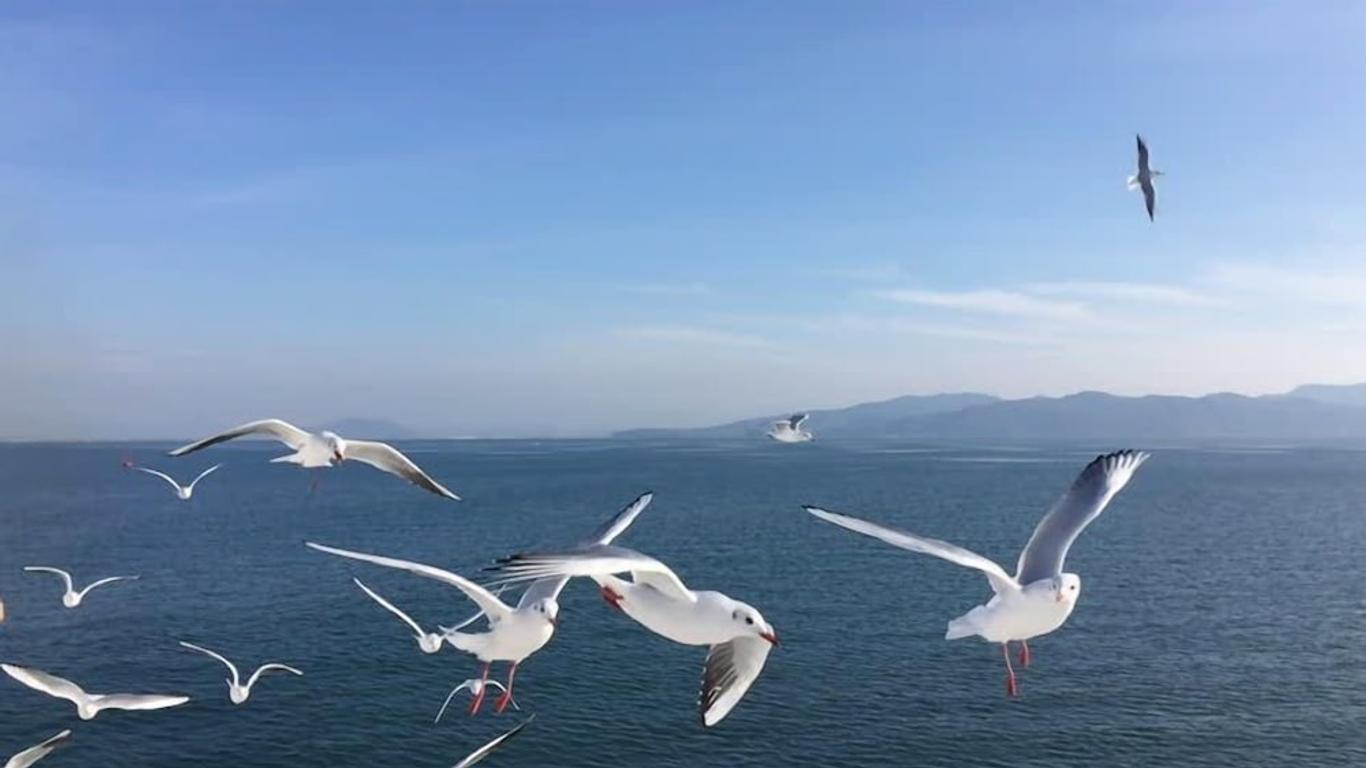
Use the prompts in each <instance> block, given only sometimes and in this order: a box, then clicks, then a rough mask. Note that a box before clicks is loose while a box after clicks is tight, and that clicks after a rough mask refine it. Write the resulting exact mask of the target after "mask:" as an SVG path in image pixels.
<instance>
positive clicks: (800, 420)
mask: <svg viewBox="0 0 1366 768" xmlns="http://www.w3.org/2000/svg"><path fill="white" fill-rule="evenodd" d="M806 417H807V414H805V413H794V414H792V418H790V419H788V420H787V423H788V425H789V426H791V427H792V431H794V432H795V431H797V430H799V429H801V428H802V424H804V423H805V422H806Z"/></svg>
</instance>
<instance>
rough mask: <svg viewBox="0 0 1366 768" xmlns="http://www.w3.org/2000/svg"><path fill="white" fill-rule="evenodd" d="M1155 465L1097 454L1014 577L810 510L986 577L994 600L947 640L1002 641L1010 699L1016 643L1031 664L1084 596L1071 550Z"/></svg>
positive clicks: (965, 556) (902, 535) (932, 543)
mask: <svg viewBox="0 0 1366 768" xmlns="http://www.w3.org/2000/svg"><path fill="white" fill-rule="evenodd" d="M1147 460H1148V454H1147V453H1144V452H1142V451H1116V452H1114V453H1107V454H1104V455H1101V456H1097V457H1096V458H1095V459H1094V460H1093V461H1092V462H1091V463H1090V464H1087V465H1086V468H1085V469H1083V470H1082V471H1081V474H1080V475H1078V476H1077V479H1076V480H1075V481H1074V482H1073V483H1072V487H1071V488H1069V489H1068V491H1067V492H1066V493H1064V494H1063V496H1062V498H1060V499H1058V501H1057V502H1056V503H1054V504H1053V507H1052V508H1051V509H1050V510H1048V513H1047V514H1045V515H1044V516H1043V519H1042V520H1040V521H1039V524H1038V526H1037V527H1036V528H1035V529H1034V534H1033V535H1032V536H1030V537H1029V543H1028V544H1026V545H1025V548H1024V551H1022V552H1021V553H1020V558H1019V561H1018V562H1017V563H1016V566H1015V575H1014V576H1011V575H1010V574H1008V573H1006V571H1005V569H1004V568H1002V567H1001V566H999V565H997V564H996V563H995V562H993V561H991V560H988V559H987V558H985V557H982V556H981V555H979V554H977V553H975V552H970V551H968V550H966V549H963V548H962V547H958V546H955V545H953V544H950V543H948V542H946V541H939V540H938V539H930V538H925V537H923V536H917V535H915V534H911V533H906V532H904V531H899V530H896V529H894V528H888V527H886V526H882V525H878V524H877V523H870V522H868V521H867V520H860V519H858V518H856V517H850V516H848V515H841V514H838V513H836V512H829V511H826V510H824V509H821V508H819V507H805V509H806V511H807V512H810V513H811V514H813V515H815V516H816V517H818V518H820V519H821V520H824V521H826V522H827V523H833V524H834V525H838V526H840V527H842V528H847V529H849V530H851V531H854V532H855V533H861V534H863V535H865V536H872V537H873V538H875V539H881V540H882V541H885V542H887V543H888V544H891V545H892V546H896V547H901V548H902V549H908V550H910V551H912V552H919V553H921V554H925V555H934V556H935V557H939V558H943V559H945V560H948V561H949V562H952V563H957V564H958V565H962V566H966V567H968V568H975V569H977V570H979V571H981V572H982V573H984V574H985V575H986V577H987V582H988V583H989V584H990V585H991V591H992V592H993V593H994V596H993V597H992V598H991V600H990V601H988V602H987V603H986V604H985V605H979V606H977V607H976V608H973V609H972V610H971V611H968V612H967V613H966V614H964V615H962V616H959V617H958V618H956V619H954V620H952V621H950V622H949V626H948V632H947V633H945V635H944V638H945V639H946V640H957V639H958V638H962V637H971V636H973V635H977V636H979V637H981V638H982V639H984V640H986V641H987V642H991V643H1000V644H1001V655H1002V656H1003V657H1004V658H1005V664H1006V694H1007V695H1008V696H1015V695H1017V694H1018V693H1019V688H1018V686H1017V684H1016V682H1015V670H1014V668H1013V667H1012V666H1011V663H1010V642H1011V641H1012V640H1013V641H1016V642H1019V643H1020V646H1021V648H1020V664H1022V665H1023V666H1026V667H1027V666H1029V640H1030V639H1032V638H1035V637H1039V636H1040V635H1046V634H1048V633H1050V632H1052V631H1054V630H1056V629H1058V628H1059V627H1061V626H1062V625H1063V623H1064V622H1066V621H1067V617H1068V616H1071V615H1072V609H1074V608H1076V606H1077V598H1078V597H1080V596H1081V577H1080V576H1078V575H1077V574H1075V573H1064V572H1063V570H1062V568H1063V561H1064V560H1065V559H1066V558H1067V551H1068V550H1069V549H1070V548H1071V547H1072V542H1074V541H1076V539H1077V537H1078V536H1079V535H1081V532H1082V531H1083V530H1084V529H1085V528H1086V526H1087V525H1089V524H1090V523H1091V521H1092V520H1095V519H1096V518H1097V517H1099V516H1100V513H1101V512H1102V511H1104V509H1105V507H1106V505H1108V504H1109V503H1110V500H1111V499H1113V498H1114V497H1115V494H1117V493H1119V492H1120V490H1121V489H1122V488H1124V486H1125V485H1127V484H1128V482H1129V479H1130V478H1132V477H1133V475H1134V472H1135V471H1136V470H1137V469H1138V468H1139V467H1140V466H1142V465H1143V462H1145V461H1147Z"/></svg>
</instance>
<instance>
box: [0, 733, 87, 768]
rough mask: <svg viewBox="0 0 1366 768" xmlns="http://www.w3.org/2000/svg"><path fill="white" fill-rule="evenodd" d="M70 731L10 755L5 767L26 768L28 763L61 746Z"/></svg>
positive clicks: (34, 761) (45, 755)
mask: <svg viewBox="0 0 1366 768" xmlns="http://www.w3.org/2000/svg"><path fill="white" fill-rule="evenodd" d="M70 735H71V731H62V732H61V733H59V734H57V735H56V736H53V737H52V738H50V739H48V740H47V741H44V742H43V743H42V744H39V745H37V746H33V747H29V748H28V749H26V750H24V751H23V752H20V753H19V754H17V755H15V756H14V757H11V758H10V759H9V760H8V761H7V762H6V763H5V768H28V767H29V766H30V765H33V764H34V763H36V762H38V761H39V760H42V759H43V758H45V757H47V756H48V753H50V752H51V751H52V750H54V749H56V748H57V747H60V746H62V744H63V743H64V742H65V741H66V739H67V737H68V736H70Z"/></svg>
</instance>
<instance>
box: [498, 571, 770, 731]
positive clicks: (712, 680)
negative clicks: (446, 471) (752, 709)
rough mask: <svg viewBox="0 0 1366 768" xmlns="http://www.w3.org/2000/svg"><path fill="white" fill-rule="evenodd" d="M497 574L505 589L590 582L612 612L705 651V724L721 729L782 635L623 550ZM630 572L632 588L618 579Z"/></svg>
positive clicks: (755, 614)
mask: <svg viewBox="0 0 1366 768" xmlns="http://www.w3.org/2000/svg"><path fill="white" fill-rule="evenodd" d="M493 570H495V571H497V572H499V573H503V574H505V579H504V581H505V582H509V583H511V582H517V581H522V580H525V579H545V578H552V577H559V578H565V577H569V576H587V577H589V578H591V579H593V581H595V582H597V583H598V586H599V587H601V588H602V596H603V598H604V599H605V600H607V602H608V603H610V604H611V605H612V606H613V607H615V608H616V609H618V610H620V611H621V612H623V613H625V614H626V615H627V616H630V617H631V618H633V619H635V620H636V621H637V622H639V623H640V624H642V625H643V626H644V627H645V628H646V629H648V630H650V631H651V632H654V633H655V634H657V635H662V636H663V637H666V638H668V639H670V640H672V641H674V642H676V643H682V644H683V645H705V646H708V647H709V648H710V650H709V651H708V653H707V662H706V666H705V667H704V669H703V673H702V687H701V690H700V692H699V695H698V710H699V713H700V714H701V717H702V724H703V725H706V726H712V725H716V724H717V723H719V722H721V720H723V719H724V718H725V717H726V715H728V714H730V711H731V710H732V709H734V708H735V705H736V704H738V703H740V699H741V698H742V697H744V695H745V692H746V691H748V690H749V687H750V686H751V685H752V684H753V683H754V681H755V680H756V679H758V677H759V673H760V672H762V671H763V668H764V662H765V661H766V660H767V659H768V653H769V651H770V650H772V648H773V647H774V646H776V645H777V644H778V634H777V632H775V631H774V629H773V627H772V626H770V625H769V623H768V622H766V621H764V617H763V615H762V614H760V613H759V611H758V610H756V609H755V608H753V607H752V606H749V605H746V604H745V603H742V602H740V601H739V600H734V599H732V598H730V597H728V596H726V595H724V594H722V593H720V592H694V591H693V590H691V589H688V588H687V587H686V586H684V584H683V582H682V581H681V580H680V579H679V578H678V576H677V575H676V574H675V573H674V572H673V571H672V570H670V568H669V567H668V566H667V565H665V564H663V563H661V562H659V561H658V560H656V559H654V558H653V557H650V556H648V555H643V554H641V553H639V552H636V551H635V550H631V549H626V548H624V547H613V546H608V545H605V544H596V545H590V546H586V547H581V548H579V549H577V550H574V551H570V552H562V553H540V554H523V555H514V556H512V557H508V558H504V559H502V560H501V561H499V565H498V566H497V567H495V568H494V569H493ZM617 573H630V574H631V581H625V580H622V579H619V578H617V577H616V576H615V575H613V574H617Z"/></svg>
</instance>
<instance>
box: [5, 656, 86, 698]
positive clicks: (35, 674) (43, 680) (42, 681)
mask: <svg viewBox="0 0 1366 768" xmlns="http://www.w3.org/2000/svg"><path fill="white" fill-rule="evenodd" d="M0 669H3V670H5V674H7V675H9V676H10V677H12V678H14V679H15V680H18V681H19V682H21V683H23V684H24V685H27V686H28V687H30V688H32V689H33V690H35V691H42V692H43V693H46V694H47V695H49V696H55V697H57V698H59V699H66V700H67V701H69V702H71V703H73V704H80V703H81V702H82V701H85V700H86V699H88V698H90V697H89V695H88V694H87V693H86V692H85V691H83V690H81V687H80V686H79V685H76V684H75V683H73V682H71V681H70V680H67V679H66V678H62V677H57V676H56V675H49V674H48V673H46V672H43V671H41V670H37V669H30V668H28V667H20V666H16V665H14V664H0Z"/></svg>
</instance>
